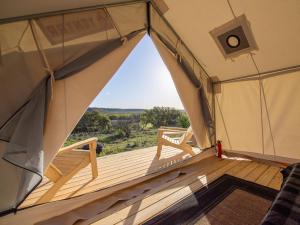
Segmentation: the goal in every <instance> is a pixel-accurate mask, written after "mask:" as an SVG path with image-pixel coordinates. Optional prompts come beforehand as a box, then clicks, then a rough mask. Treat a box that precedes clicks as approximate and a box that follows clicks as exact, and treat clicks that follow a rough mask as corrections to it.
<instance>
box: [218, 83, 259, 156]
mask: <svg viewBox="0 0 300 225" xmlns="http://www.w3.org/2000/svg"><path fill="white" fill-rule="evenodd" d="M215 88H216V89H219V88H221V92H219V93H218V92H217V91H216V96H215V112H216V136H217V140H221V141H222V144H223V146H224V149H227V150H236V151H248V152H249V151H250V152H256V153H262V137H261V128H262V126H261V109H260V92H259V83H258V81H256V80H255V81H247V82H246V81H244V82H236V83H222V84H221V87H218V85H216V86H215Z"/></svg>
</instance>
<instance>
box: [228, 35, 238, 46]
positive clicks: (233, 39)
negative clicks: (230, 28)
mask: <svg viewBox="0 0 300 225" xmlns="http://www.w3.org/2000/svg"><path fill="white" fill-rule="evenodd" d="M226 43H227V45H228V46H229V47H230V48H237V47H239V45H240V43H241V40H240V38H239V37H238V36H237V35H229V36H228V37H227V38H226Z"/></svg>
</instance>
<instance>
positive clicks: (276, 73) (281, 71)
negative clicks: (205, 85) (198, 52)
mask: <svg viewBox="0 0 300 225" xmlns="http://www.w3.org/2000/svg"><path fill="white" fill-rule="evenodd" d="M299 70H300V65H296V66H290V67H285V68H280V69H277V70H270V71H266V72H261V73H259V74H258V73H255V74H251V75H246V76H241V77H235V78H231V79H227V80H220V81H215V82H213V83H214V84H221V83H231V82H238V81H247V80H250V79H251V80H257V79H259V75H260V76H261V79H265V78H269V77H275V76H281V75H286V74H287V72H290V73H292V72H296V71H299Z"/></svg>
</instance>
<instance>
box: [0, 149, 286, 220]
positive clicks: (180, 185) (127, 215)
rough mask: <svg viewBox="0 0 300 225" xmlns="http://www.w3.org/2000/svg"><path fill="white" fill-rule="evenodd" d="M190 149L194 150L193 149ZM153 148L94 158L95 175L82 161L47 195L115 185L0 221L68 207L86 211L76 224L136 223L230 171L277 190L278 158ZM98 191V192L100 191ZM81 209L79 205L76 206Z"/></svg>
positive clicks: (37, 217) (43, 215) (42, 215)
mask: <svg viewBox="0 0 300 225" xmlns="http://www.w3.org/2000/svg"><path fill="white" fill-rule="evenodd" d="M194 151H196V152H200V151H199V149H194ZM207 153H208V154H207ZM155 154H156V147H150V148H145V149H140V150H135V151H131V152H125V153H121V154H117V155H111V156H106V157H101V158H98V170H99V177H98V178H97V179H96V180H93V181H91V180H90V178H91V170H90V167H87V168H85V169H83V170H82V171H80V172H79V173H78V174H77V175H76V176H75V177H74V178H73V179H72V180H70V181H69V182H68V183H66V184H65V185H64V186H63V187H62V189H61V190H60V191H59V192H58V193H57V194H56V196H55V198H54V199H53V201H55V200H59V199H66V198H70V197H72V196H77V195H82V194H84V193H87V192H91V191H94V190H99V189H102V188H104V187H109V186H112V185H115V186H113V187H111V188H107V189H102V191H99V192H94V193H89V194H87V195H82V196H80V197H77V198H70V199H68V200H65V201H56V202H52V203H48V204H44V205H39V206H36V207H29V208H27V209H25V210H21V211H20V212H18V213H17V214H16V215H13V214H10V215H8V216H5V217H2V218H1V219H0V224H4V225H11V224H20V221H24V223H23V224H24V225H29V224H36V223H37V222H39V221H44V220H47V219H50V218H51V217H55V216H57V215H58V214H60V213H66V215H67V216H68V215H69V216H70V214H68V212H69V211H70V210H72V209H73V210H74V211H72V213H71V215H76V213H78V215H80V214H81V213H82V212H84V211H86V212H88V216H87V217H84V218H85V219H82V220H80V224H81V225H83V224H94V225H101V224H105V225H110V224H126V225H131V224H141V223H143V222H145V221H147V220H149V219H150V218H152V217H154V216H155V215H157V214H159V213H161V212H162V211H164V210H165V209H167V208H168V207H170V206H171V205H173V204H175V203H177V202H178V201H181V200H182V199H183V198H185V197H186V196H188V195H190V194H192V193H193V192H196V191H197V190H199V189H201V188H203V187H205V186H206V185H207V184H208V183H210V182H212V181H214V180H215V179H217V178H218V177H220V176H222V175H223V174H230V175H233V176H236V177H239V178H242V179H246V180H249V181H252V182H256V183H258V184H261V185H264V186H268V187H271V188H274V189H277V190H279V188H280V185H281V183H282V176H281V174H280V169H281V168H282V165H280V164H275V163H271V162H266V161H264V162H262V161H256V160H253V161H251V160H249V159H246V158H238V157H230V158H229V157H227V158H225V159H222V160H220V159H218V158H217V157H215V156H211V155H212V154H211V152H210V150H208V151H205V152H203V153H200V154H198V155H197V156H195V157H193V158H190V159H189V160H186V161H184V159H185V158H189V157H190V156H188V155H185V154H183V153H182V152H181V151H179V150H176V149H173V148H166V147H165V148H164V149H163V151H162V156H161V158H160V159H159V160H158V159H157V158H156V156H155ZM179 161H181V162H182V161H183V162H182V163H181V164H180V166H173V167H170V166H171V165H174V164H176V162H179ZM177 165H179V164H177ZM166 167H167V168H168V169H167V170H164V171H165V172H164V173H162V172H160V173H155V174H151V173H153V172H155V171H158V170H160V169H161V168H166ZM149 174H151V175H149ZM146 175H148V176H146ZM146 177H148V178H146ZM137 180H139V182H137ZM126 181H130V182H126ZM124 182H125V183H124ZM129 183H131V185H129ZM133 183H134V184H133ZM116 184H117V185H116ZM50 186H51V183H49V182H48V181H47V180H44V181H43V183H42V184H41V185H40V186H39V187H38V188H37V190H35V191H34V192H33V193H32V194H31V195H30V196H29V197H28V199H27V200H26V202H25V203H24V204H23V206H24V205H27V206H28V205H32V204H34V202H35V201H36V200H37V199H38V198H39V197H40V196H41V195H42V194H43V193H45V192H46V191H47V189H48V188H49V187H50ZM121 186H122V187H123V188H121ZM113 190H115V191H113ZM101 192H102V194H101ZM107 193H111V194H107ZM101 195H102V196H103V197H100V196H101ZM87 196H89V197H87ZM88 199H89V200H88ZM82 201H85V202H86V203H82ZM71 202H72V203H71ZM89 202H90V203H89ZM78 207H82V208H78ZM76 208H78V210H79V211H78V212H76ZM82 209H83V211H80V210H82ZM58 210H60V211H59V212H60V213H58ZM65 219H66V218H65ZM63 220H64V219H63Z"/></svg>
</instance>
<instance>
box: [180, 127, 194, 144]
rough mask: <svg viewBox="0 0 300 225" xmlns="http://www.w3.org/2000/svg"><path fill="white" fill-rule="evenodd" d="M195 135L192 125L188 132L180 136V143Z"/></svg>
mask: <svg viewBox="0 0 300 225" xmlns="http://www.w3.org/2000/svg"><path fill="white" fill-rule="evenodd" d="M192 136H193V130H192V127H191V126H190V127H189V128H188V129H187V130H186V132H185V133H184V134H183V135H182V136H181V137H180V139H179V143H180V144H181V143H186V142H187V141H189V140H190V139H191V138H192Z"/></svg>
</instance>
